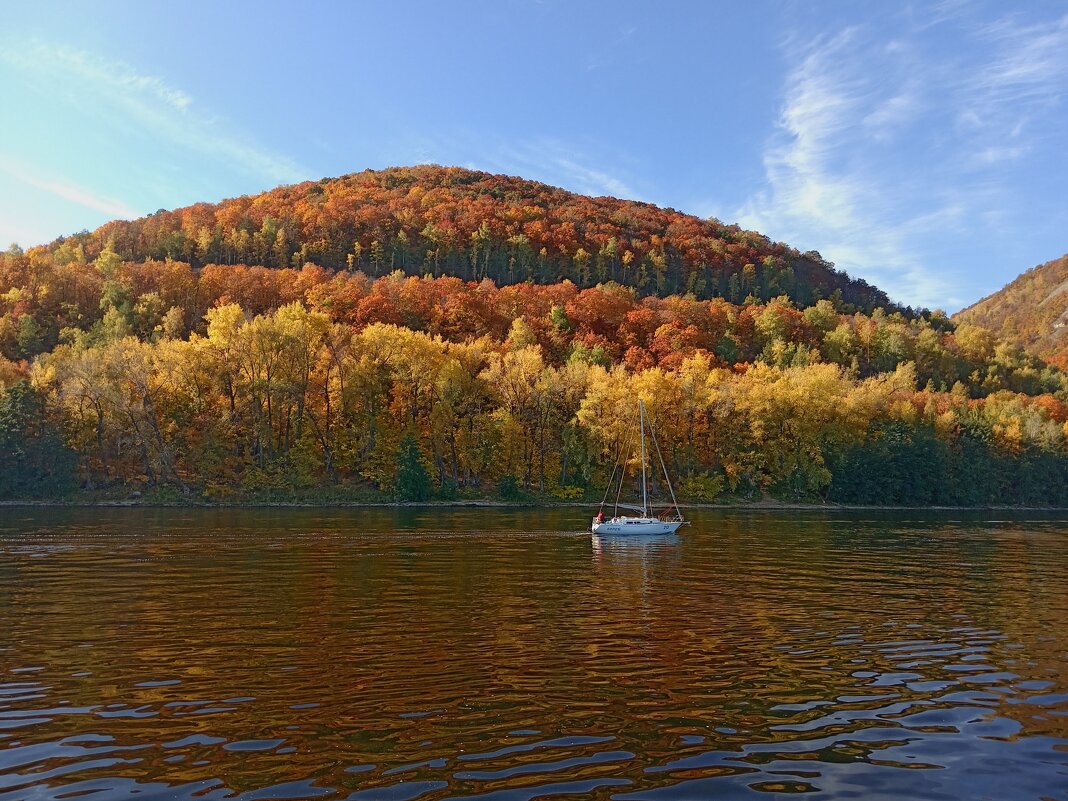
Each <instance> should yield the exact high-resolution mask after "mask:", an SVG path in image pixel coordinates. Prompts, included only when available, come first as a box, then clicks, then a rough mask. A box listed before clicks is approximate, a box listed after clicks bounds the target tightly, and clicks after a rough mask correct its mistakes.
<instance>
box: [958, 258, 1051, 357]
mask: <svg viewBox="0 0 1068 801" xmlns="http://www.w3.org/2000/svg"><path fill="white" fill-rule="evenodd" d="M955 319H957V320H960V321H961V322H967V323H973V324H975V325H981V326H983V327H984V328H988V329H990V330H991V331H993V332H995V333H996V334H997V335H998V336H999V337H1000V338H1001V339H1004V340H1007V341H1009V342H1012V343H1013V344H1015V345H1019V346H1020V347H1023V348H1026V349H1027V350H1029V351H1030V352H1032V353H1034V354H1036V355H1038V356H1043V357H1045V358H1046V359H1047V360H1049V361H1051V362H1053V363H1055V364H1059V365H1060V366H1061V367H1068V254H1065V255H1064V256H1061V257H1060V258H1059V259H1054V260H1053V261H1049V262H1046V263H1045V264H1040V265H1039V266H1037V267H1032V268H1031V269H1030V270H1028V271H1027V272H1025V273H1024V274H1023V275H1021V276H1020V277H1019V278H1017V279H1016V280H1015V281H1013V282H1011V283H1010V284H1008V285H1006V286H1005V287H1003V288H1002V289H999V290H998V291H997V292H995V293H994V294H993V295H989V296H988V297H985V298H983V299H982V300H980V301H979V302H978V303H976V304H974V305H972V306H969V307H968V308H967V309H964V310H963V311H960V312H958V313H957V314H956V315H955Z"/></svg>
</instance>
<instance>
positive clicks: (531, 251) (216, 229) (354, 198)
mask: <svg viewBox="0 0 1068 801" xmlns="http://www.w3.org/2000/svg"><path fill="white" fill-rule="evenodd" d="M109 244H110V245H111V247H112V248H113V249H114V250H115V251H116V253H117V254H118V255H119V256H120V257H121V258H122V259H125V260H128V261H135V262H141V261H146V260H150V259H158V260H163V259H167V258H170V259H173V260H176V261H184V262H189V263H190V264H192V265H193V266H201V265H205V264H210V263H219V264H248V265H258V266H265V267H291V266H300V265H302V264H304V263H308V262H310V263H313V264H318V265H321V266H324V267H329V268H333V269H352V270H361V271H363V272H365V273H367V274H369V275H371V276H380V275H384V274H386V273H389V272H391V271H393V270H401V271H403V272H405V273H408V274H415V275H425V274H431V275H451V276H456V277H459V278H463V279H466V280H480V279H482V278H490V279H492V280H494V281H495V282H496V283H497V284H499V285H505V284H514V283H520V282H524V281H534V282H536V283H554V282H557V281H560V280H562V279H565V278H566V279H570V280H571V281H573V282H574V283H575V284H577V285H578V286H579V287H589V286H593V285H595V284H598V283H601V282H605V281H617V282H619V283H621V284H625V285H627V286H631V287H634V288H636V289H637V290H638V292H639V294H641V295H654V294H655V295H661V296H666V295H670V294H675V293H680V294H681V293H693V294H694V295H695V296H696V297H698V298H709V297H714V296H718V297H725V298H727V299H728V300H731V301H734V302H741V301H743V300H745V298H746V297H748V296H750V295H754V296H756V297H758V298H762V299H768V298H772V297H776V296H779V295H783V294H786V295H789V296H790V297H791V298H793V299H794V300H795V301H796V302H797V303H798V304H800V305H802V306H805V305H809V304H811V303H813V302H815V301H816V300H818V299H820V298H832V299H835V300H837V301H838V302H839V307H840V308H842V309H843V310H849V309H850V307H853V308H856V309H862V310H865V311H871V310H872V309H874V308H876V307H879V306H882V307H887V308H890V309H894V308H898V307H896V306H895V305H894V304H893V303H891V301H890V299H889V298H888V297H887V296H886V294H885V293H884V292H882V291H881V290H879V289H877V288H875V287H873V286H871V285H869V284H868V283H866V282H865V281H863V280H859V279H854V278H850V277H849V276H848V275H846V274H845V273H843V272H840V271H838V270H836V269H834V266H833V265H831V264H829V263H828V262H826V261H825V260H824V259H822V258H821V257H820V255H819V254H818V253H816V252H809V253H800V252H798V251H797V250H795V249H793V248H790V247H788V246H787V245H784V244H781V243H776V242H772V241H771V240H769V239H768V238H767V237H765V236H763V235H761V234H759V233H756V232H753V231H746V230H743V229H742V228H739V227H738V226H736V225H727V224H724V223H721V222H719V221H716V220H702V219H700V218H698V217H694V216H692V215H688V214H683V213H680V212H678V211H675V210H673V209H664V208H659V207H657V206H654V205H651V204H649V203H639V202H635V201H629V200H619V199H616V198H611V197H587V196H584V195H578V194H574V193H572V192H567V191H564V190H562V189H558V188H555V187H551V186H547V185H546V184H542V183H537V182H535V181H527V180H523V179H521V178H515V177H510V176H503V175H491V174H489V173H484V172H476V171H472V170H466V169H460V168H457V167H438V166H417V167H395V168H391V169H386V170H378V171H374V170H368V171H364V172H360V173H355V174H352V175H346V176H343V177H340V178H324V179H322V180H320V181H315V182H312V181H308V182H305V183H300V184H296V185H293V186H284V187H280V188H278V189H274V190H272V191H269V192H264V193H262V194H259V195H252V196H245V197H239V198H234V199H231V200H224V201H222V202H221V203H217V204H209V203H198V204H196V205H193V206H189V207H187V208H183V209H177V210H175V211H164V210H160V211H158V212H156V213H155V214H152V215H150V216H148V217H144V218H141V219H138V220H133V221H131V222H121V221H120V222H111V223H108V224H106V225H104V226H102V227H101V228H99V229H98V230H96V231H94V232H92V233H82V234H76V235H74V236H72V237H66V238H63V239H60V240H57V241H56V242H54V243H52V244H51V245H48V246H46V247H47V248H48V249H50V250H51V251H53V252H54V253H59V252H71V250H72V249H80V250H81V253H80V254H79V258H88V259H94V258H96V257H97V255H99V253H100V252H101V250H103V249H104V248H105V247H106V246H108V245H109Z"/></svg>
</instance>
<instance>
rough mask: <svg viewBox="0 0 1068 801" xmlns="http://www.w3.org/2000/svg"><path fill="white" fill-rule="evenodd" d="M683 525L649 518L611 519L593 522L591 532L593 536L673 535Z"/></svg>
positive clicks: (680, 522)
mask: <svg viewBox="0 0 1068 801" xmlns="http://www.w3.org/2000/svg"><path fill="white" fill-rule="evenodd" d="M682 525H684V521H682V520H670V521H665V520H657V519H656V518H650V517H613V518H612V519H611V520H605V521H604V522H603V523H598V522H597V521H596V520H594V521H593V525H592V526H591V531H593V533H594V534H613V535H619V536H626V537H631V536H649V535H652V536H656V535H661V536H662V535H664V534H674V533H675V532H676V531H678V529H679V527H680V526H682Z"/></svg>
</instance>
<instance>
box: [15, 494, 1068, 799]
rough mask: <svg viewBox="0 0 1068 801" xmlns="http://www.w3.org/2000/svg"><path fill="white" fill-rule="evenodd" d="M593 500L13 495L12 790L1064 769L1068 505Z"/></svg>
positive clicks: (331, 790) (967, 779)
mask: <svg viewBox="0 0 1068 801" xmlns="http://www.w3.org/2000/svg"><path fill="white" fill-rule="evenodd" d="M586 516H587V515H586V513H585V512H584V511H582V510H580V509H572V510H563V511H558V512H539V511H526V512H500V511H492V510H455V511H454V510H444V511H443V510H437V511H435V510H364V511H354V510H327V511H323V510H317V511H310V510H244V511H240V510H158V511H152V510H149V511H146V510H125V509H120V510H105V509H100V510H80V511H79V510H66V511H44V510H29V509H17V508H6V509H0V801H14V799H18V800H19V801H24V800H25V801H29V800H30V799H34V800H36V799H42V800H43V799H72V798H96V799H125V798H134V797H136V798H139V799H247V800H251V799H284V798H324V799H339V798H346V799H354V800H357V801H409V799H427V800H428V801H430V800H432V799H443V798H478V799H492V800H493V801H498V800H499V801H526V799H538V798H561V797H583V798H596V799H609V798H611V799H627V800H629V799H657V800H658V801H659V800H661V799H663V801H669V800H672V801H673V800H674V799H698V798H708V797H715V798H724V799H733V798H768V797H773V796H774V795H776V794H782V795H785V794H792V793H807V794H809V795H811V796H812V797H813V798H865V799H900V798H911V799H980V798H990V799H1068V521H1065V520H1064V519H1060V520H1058V519H1055V518H1051V517H1048V516H1047V517H1042V516H1030V517H1017V518H1015V519H999V520H994V519H991V517H992V516H991V515H990V514H989V513H988V514H987V515H986V516H985V517H984V516H982V515H972V516H965V515H961V514H954V515H948V514H943V515H934V514H919V513H917V514H911V515H901V514H897V515H892V514H875V513H870V512H868V513H859V512H854V513H843V512H833V513H832V512H806V513H794V512H776V513H762V512H705V513H703V514H699V515H697V521H696V525H694V526H693V527H692V528H691V529H684V532H685V533H684V534H683V535H682V536H680V537H677V538H667V539H650V540H648V541H643V542H628V541H625V540H619V539H601V540H598V539H596V538H593V539H591V537H590V536H589V535H588V534H581V533H579V531H578V529H579V528H580V527H581V525H582V522H583V521H584V519H585V517H586ZM1002 517H1004V516H1002Z"/></svg>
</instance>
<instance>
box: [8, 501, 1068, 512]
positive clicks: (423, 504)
mask: <svg viewBox="0 0 1068 801" xmlns="http://www.w3.org/2000/svg"><path fill="white" fill-rule="evenodd" d="M598 506H600V504H599V503H597V502H596V501H590V502H587V501H558V502H548V501H542V500H527V501H498V500H492V499H474V500H455V501H403V502H395V501H254V500H246V501H161V500H152V499H141V498H128V499H111V500H66V499H56V500H42V499H27V500H0V509H16V508H27V509H526V510H534V509H563V508H568V509H581V508H589V509H596V508H597V507H598ZM679 506H680V507H681V508H682V509H723V510H737V511H754V512H777V511H781V512H789V511H794V512H829V511H869V512H1065V513H1068V507H1064V506H1004V505H1002V506H993V505H991V506H902V505H893V504H841V503H802V502H796V501H776V500H771V499H761V500H758V501H734V502H729V503H681V504H679Z"/></svg>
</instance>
